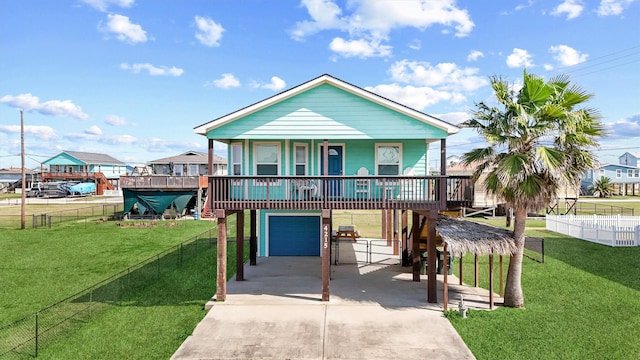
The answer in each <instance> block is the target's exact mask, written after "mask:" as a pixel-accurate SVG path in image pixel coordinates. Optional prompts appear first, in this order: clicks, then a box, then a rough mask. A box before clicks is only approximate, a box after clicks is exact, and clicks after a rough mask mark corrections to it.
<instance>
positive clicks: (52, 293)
mask: <svg viewBox="0 0 640 360" xmlns="http://www.w3.org/2000/svg"><path fill="white" fill-rule="evenodd" d="M178 224H179V226H174V227H165V226H163V222H158V226H157V227H144V228H143V227H139V228H138V227H122V228H121V227H118V226H116V224H115V223H114V222H104V223H103V222H99V223H93V222H89V223H85V222H75V221H74V222H65V223H62V224H59V225H56V226H53V227H52V228H50V229H49V228H44V229H35V230H34V229H26V230H2V231H1V234H0V264H1V265H0V268H1V271H0V283H1V284H2V287H3V288H5V289H11V291H2V292H0V307H1V308H2V311H0V324H5V323H7V322H10V321H13V320H16V319H18V318H21V317H23V316H26V315H28V314H31V313H32V312H34V311H36V310H38V309H40V308H42V307H45V306H47V305H50V304H53V303H55V302H57V301H60V300H62V299H64V298H66V297H68V296H70V295H72V294H75V293H76V292H78V291H80V290H83V289H85V288H87V287H89V286H91V285H93V284H95V283H97V282H99V281H101V280H103V279H106V278H107V277H109V276H111V275H113V274H116V273H118V272H120V271H122V270H125V269H126V268H127V267H129V266H132V265H134V264H136V263H138V262H140V261H142V260H145V259H147V258H148V257H150V256H152V255H155V254H157V253H159V252H160V251H163V250H165V249H167V248H169V247H171V246H174V245H176V244H179V243H180V242H183V241H185V240H187V239H189V238H190V237H192V236H194V235H196V234H199V233H202V232H204V231H207V230H208V229H210V228H211V227H212V223H210V222H208V221H180V222H178Z"/></svg>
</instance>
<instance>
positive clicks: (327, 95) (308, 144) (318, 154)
mask: <svg viewBox="0 0 640 360" xmlns="http://www.w3.org/2000/svg"><path fill="white" fill-rule="evenodd" d="M458 131H459V128H458V127H456V126H455V125H452V124H450V123H447V122H445V121H442V120H440V119H438V118H435V117H433V116H430V115H427V114H425V113H422V112H420V111H417V110H414V109H411V108H409V107H407V106H404V105H402V104H400V103H398V102H395V101H392V100H390V99H387V98H384V97H381V96H379V95H376V94H374V93H372V92H369V91H367V90H365V89H363V88H360V87H358V86H355V85H353V84H350V83H348V82H345V81H343V80H340V79H337V78H335V77H333V76H331V75H327V74H325V75H322V76H319V77H317V78H315V79H312V80H310V81H308V82H305V83H303V84H300V85H298V86H296V87H293V88H291V89H289V90H286V91H284V92H282V93H279V94H277V95H275V96H272V97H270V98H267V99H265V100H262V101H260V102H257V103H254V104H251V105H248V106H246V107H244V108H242V109H240V110H237V111H235V112H232V113H230V114H227V115H224V116H222V117H220V118H217V119H214V120H212V121H209V122H207V123H205V124H202V125H200V126H197V127H196V128H195V132H196V133H197V134H201V135H204V136H206V137H207V139H208V140H209V158H210V159H213V141H220V142H223V143H226V144H227V145H228V156H227V158H228V162H229V163H228V174H227V175H225V176H209V177H208V194H207V197H206V205H205V210H204V212H205V214H204V215H205V216H206V215H208V216H210V217H215V218H217V220H218V224H219V226H218V231H219V233H218V234H219V238H218V240H219V244H220V243H221V240H224V239H226V232H225V229H226V218H227V217H228V216H231V215H237V216H238V224H239V225H238V233H239V234H238V237H239V238H241V236H243V234H242V229H241V228H242V226H241V225H242V224H243V223H244V211H245V210H250V214H251V215H250V221H251V225H252V226H251V228H252V231H251V232H252V233H251V234H250V239H251V241H250V243H251V251H250V253H251V264H255V257H256V256H321V257H322V258H323V259H322V263H323V269H324V266H325V265H326V266H328V263H329V259H328V256H327V254H328V252H329V250H328V247H329V246H328V242H330V236H331V230H333V229H331V228H330V227H331V211H332V210H336V209H362V210H382V211H403V212H407V211H412V212H413V213H414V216H427V214H428V213H429V212H433V211H435V212H437V211H442V210H446V209H448V208H457V207H460V206H465V204H466V206H468V204H470V202H471V201H472V199H470V198H466V197H465V194H467V197H469V196H468V194H469V191H464V189H465V187H467V186H470V184H469V182H468V177H448V176H446V174H445V169H446V139H447V137H448V136H449V135H452V134H455V133H456V132H458ZM434 143H436V144H437V145H438V146H437V152H436V153H435V154H433V152H434V151H432V150H431V149H430V147H431V146H432V144H434ZM430 160H440V162H441V164H442V166H441V169H440V172H439V174H436V175H433V174H429V166H428V164H429V161H430ZM210 161H212V160H210ZM210 168H211V167H210ZM416 219H417V218H416ZM405 236H406V234H405ZM405 240H406V239H405ZM240 243H241V242H240ZM240 246H241V245H240ZM219 251H223V252H224V251H226V250H225V249H220V248H219ZM223 265H224V266H225V267H226V263H225V264H223ZM223 265H221V263H220V262H219V263H218V266H219V269H218V276H219V278H218V281H219V284H218V296H220V293H221V292H222V293H224V291H225V290H224V284H221V283H220V276H223V275H222V274H221V273H220V272H221V271H222V269H221V268H220V267H221V266H223ZM223 272H224V271H223ZM241 272H242V269H239V275H240V276H242V274H241ZM323 274H324V270H323ZM325 280H326V281H328V275H326V279H325V276H324V275H323V281H325ZM323 289H324V287H323ZM327 291H328V289H327ZM327 297H328V293H327ZM323 298H324V292H323Z"/></svg>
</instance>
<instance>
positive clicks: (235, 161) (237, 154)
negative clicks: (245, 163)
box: [231, 144, 242, 176]
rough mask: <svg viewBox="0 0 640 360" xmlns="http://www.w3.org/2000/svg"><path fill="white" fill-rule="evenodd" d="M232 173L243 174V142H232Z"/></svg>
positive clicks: (235, 174)
mask: <svg viewBox="0 0 640 360" xmlns="http://www.w3.org/2000/svg"><path fill="white" fill-rule="evenodd" d="M231 175H233V176H240V175H242V144H231Z"/></svg>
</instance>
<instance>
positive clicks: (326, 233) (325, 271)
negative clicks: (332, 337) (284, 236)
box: [320, 209, 331, 301]
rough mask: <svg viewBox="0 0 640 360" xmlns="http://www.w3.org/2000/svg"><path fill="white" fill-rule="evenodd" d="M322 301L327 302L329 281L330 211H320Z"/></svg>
mask: <svg viewBox="0 0 640 360" xmlns="http://www.w3.org/2000/svg"><path fill="white" fill-rule="evenodd" d="M320 234H321V239H322V301H329V281H330V279H331V210H328V209H324V210H322V229H321V233H320Z"/></svg>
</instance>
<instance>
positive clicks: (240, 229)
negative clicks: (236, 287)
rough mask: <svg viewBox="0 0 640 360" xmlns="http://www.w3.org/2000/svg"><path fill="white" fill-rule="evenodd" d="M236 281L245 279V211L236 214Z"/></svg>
mask: <svg viewBox="0 0 640 360" xmlns="http://www.w3.org/2000/svg"><path fill="white" fill-rule="evenodd" d="M236 281H244V211H238V213H237V214H236Z"/></svg>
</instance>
